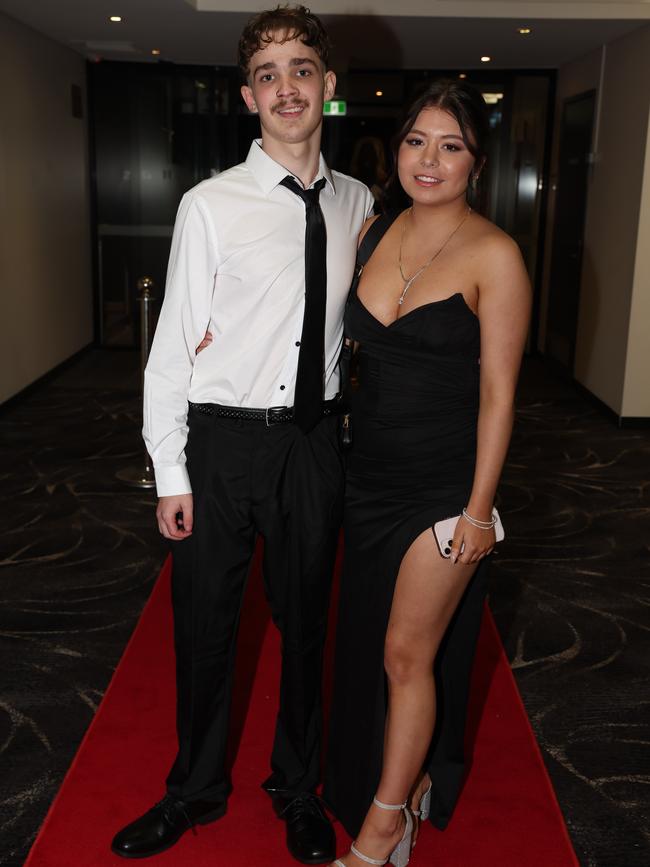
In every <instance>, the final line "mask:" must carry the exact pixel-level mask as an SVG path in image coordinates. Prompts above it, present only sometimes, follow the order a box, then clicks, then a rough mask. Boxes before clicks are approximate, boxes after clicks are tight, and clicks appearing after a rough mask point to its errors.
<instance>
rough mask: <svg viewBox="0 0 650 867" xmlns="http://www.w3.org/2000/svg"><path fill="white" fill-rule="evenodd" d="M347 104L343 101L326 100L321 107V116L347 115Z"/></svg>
mask: <svg viewBox="0 0 650 867" xmlns="http://www.w3.org/2000/svg"><path fill="white" fill-rule="evenodd" d="M347 108H348V107H347V103H346V101H345V100H344V99H328V100H327V102H326V103H325V104H324V105H323V114H338V115H344V114H346V113H347Z"/></svg>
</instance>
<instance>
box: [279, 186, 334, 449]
mask: <svg viewBox="0 0 650 867" xmlns="http://www.w3.org/2000/svg"><path fill="white" fill-rule="evenodd" d="M280 183H281V184H282V185H283V186H285V187H287V188H288V189H290V190H291V192H292V193H295V194H296V195H297V196H300V198H301V199H302V200H303V202H304V203H305V212H306V229H305V313H304V317H303V320H302V335H301V338H300V352H299V353H298V373H297V376H296V393H295V398H294V421H295V423H296V424H297V425H298V427H299V428H300V429H301V430H302V431H304V433H307V432H308V431H310V430H311V429H312V428H313V427H314V425H315V424H316V422H317V421H319V419H321V418H322V417H323V388H324V380H325V368H324V362H325V308H326V303H327V262H326V246H327V236H326V232H325V219H324V217H323V212H322V211H321V208H320V205H319V204H318V196H319V194H320V191H321V190H322V189H323V187H324V186H325V178H321V179H320V180H319V181H317V182H316V183H315V184H314V186H313V187H312V189H310V190H304V189H303V188H302V187H301V186H299V185H298V184H297V183H296V181H295V180H294V179H293V178H292V177H286V178H284V180H282V181H281V182H280Z"/></svg>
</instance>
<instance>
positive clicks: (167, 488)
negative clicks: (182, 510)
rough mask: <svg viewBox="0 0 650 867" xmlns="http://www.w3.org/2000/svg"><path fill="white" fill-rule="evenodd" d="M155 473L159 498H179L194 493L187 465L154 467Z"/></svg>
mask: <svg viewBox="0 0 650 867" xmlns="http://www.w3.org/2000/svg"><path fill="white" fill-rule="evenodd" d="M154 473H155V476H156V493H157V494H158V496H159V497H179V496H180V495H181V494H191V493H192V485H191V484H190V477H189V475H188V474H187V467H186V466H185V464H172V465H171V466H166V467H154Z"/></svg>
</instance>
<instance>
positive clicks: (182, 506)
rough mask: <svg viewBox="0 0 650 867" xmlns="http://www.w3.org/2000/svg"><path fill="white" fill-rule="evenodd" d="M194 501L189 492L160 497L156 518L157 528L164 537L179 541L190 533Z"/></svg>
mask: <svg viewBox="0 0 650 867" xmlns="http://www.w3.org/2000/svg"><path fill="white" fill-rule="evenodd" d="M193 509H194V501H193V498H192V495H191V494H179V495H178V496H177V497H160V498H159V500H158V508H157V509H156V518H158V529H159V530H160V532H161V533H162V534H163V536H164V537H165V539H171V540H172V541H173V542H179V541H180V540H181V539H187V537H188V536H191V535H192V524H193Z"/></svg>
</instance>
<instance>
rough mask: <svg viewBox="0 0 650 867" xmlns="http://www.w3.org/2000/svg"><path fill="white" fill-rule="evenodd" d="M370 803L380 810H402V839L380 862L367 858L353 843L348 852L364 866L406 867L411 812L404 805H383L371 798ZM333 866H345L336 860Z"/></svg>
mask: <svg viewBox="0 0 650 867" xmlns="http://www.w3.org/2000/svg"><path fill="white" fill-rule="evenodd" d="M372 802H373V804H375V805H376V806H377V807H381V809H382V810H403V812H404V818H405V819H406V826H405V828H404V834H403V835H402V839H401V840H400V841H399V843H398V844H397V846H396V847H395V848H394V849H393V851H392V852H391V853H390V855H389V856H388V858H384V859H382V860H379V859H377V858H369V857H368V856H367V855H364V854H363V852H359V850H358V849H357V847H356V846H355V844H354V843H353V844H352V845H351V846H350V852H352V854H353V855H356V857H357V858H358V859H359V860H360V861H364V862H365V863H366V864H375V865H376V867H383V865H384V864H392V865H393V867H406V865H407V864H408V863H409V858H410V857H411V838H412V837H413V819H412V817H411V811H410V810H407V809H406V804H384V803H383V802H382V801H378V800H377V798H373V799H372ZM334 865H335V867H345V864H344V863H343V862H342V861H339V859H338V858H337V860H336V861H335V862H334Z"/></svg>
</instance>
